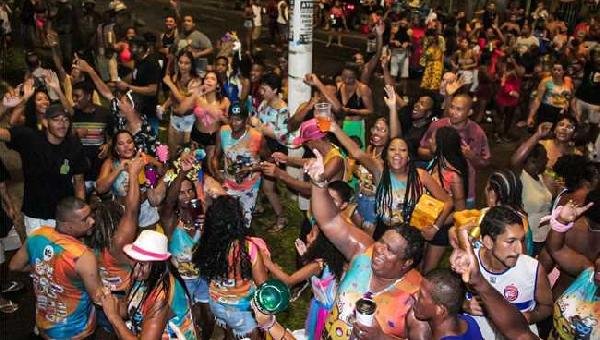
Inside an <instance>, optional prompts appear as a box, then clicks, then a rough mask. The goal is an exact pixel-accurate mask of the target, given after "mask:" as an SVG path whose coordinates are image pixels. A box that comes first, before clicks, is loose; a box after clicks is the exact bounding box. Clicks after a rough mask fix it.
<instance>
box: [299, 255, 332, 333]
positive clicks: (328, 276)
mask: <svg viewBox="0 0 600 340" xmlns="http://www.w3.org/2000/svg"><path fill="white" fill-rule="evenodd" d="M322 267H323V272H322V273H321V276H317V275H313V276H312V277H311V278H310V281H311V287H312V291H313V298H312V299H311V301H310V307H309V310H308V315H307V316H306V323H305V330H306V331H305V333H306V335H307V336H308V340H320V339H321V337H322V335H323V329H324V328H325V320H326V319H327V315H329V311H331V308H333V304H334V302H335V293H336V291H337V286H338V285H337V280H336V277H335V275H334V274H333V273H332V272H331V270H330V269H329V267H328V266H327V265H326V264H324V265H322Z"/></svg>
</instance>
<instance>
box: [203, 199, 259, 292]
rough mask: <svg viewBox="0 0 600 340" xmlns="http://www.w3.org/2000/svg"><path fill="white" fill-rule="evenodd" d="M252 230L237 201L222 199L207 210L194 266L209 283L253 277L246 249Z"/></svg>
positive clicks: (216, 200)
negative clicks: (248, 226) (247, 224)
mask: <svg viewBox="0 0 600 340" xmlns="http://www.w3.org/2000/svg"><path fill="white" fill-rule="evenodd" d="M248 233H249V229H248V228H246V226H245V219H244V214H243V212H242V207H241V205H240V202H239V200H238V199H237V198H234V197H231V196H220V197H218V198H217V199H215V200H214V201H213V204H212V205H211V207H210V209H207V211H206V218H205V221H204V233H203V235H202V238H201V239H200V244H199V246H198V250H197V251H196V252H195V253H194V259H193V261H194V264H196V266H198V268H199V269H200V274H201V275H202V277H204V278H205V279H206V280H207V281H211V280H226V279H228V278H230V276H231V274H232V273H233V276H234V277H241V278H242V279H249V278H251V277H252V264H251V262H250V256H249V255H248V250H247V249H246V242H247V237H248V236H249V234H248Z"/></svg>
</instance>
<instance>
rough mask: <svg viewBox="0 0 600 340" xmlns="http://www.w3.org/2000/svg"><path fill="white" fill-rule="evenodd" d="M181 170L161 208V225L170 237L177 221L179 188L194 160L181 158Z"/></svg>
mask: <svg viewBox="0 0 600 340" xmlns="http://www.w3.org/2000/svg"><path fill="white" fill-rule="evenodd" d="M180 162H181V170H180V171H179V173H178V174H177V178H175V180H174V181H173V183H171V185H170V186H169V189H168V190H167V197H166V198H165V201H164V203H163V205H162V207H161V209H160V225H161V226H162V227H163V229H164V231H165V234H166V235H167V236H168V237H170V236H171V234H172V233H173V228H174V227H175V224H176V223H177V216H176V214H175V210H176V208H177V202H178V200H179V190H180V189H181V183H182V182H183V181H184V180H185V179H186V176H187V174H188V173H189V171H190V170H191V169H192V167H193V166H194V165H193V161H192V160H191V159H189V158H184V159H180Z"/></svg>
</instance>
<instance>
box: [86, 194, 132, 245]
mask: <svg viewBox="0 0 600 340" xmlns="http://www.w3.org/2000/svg"><path fill="white" fill-rule="evenodd" d="M92 210H93V211H94V221H96V223H95V227H94V233H93V234H92V235H91V236H88V237H86V238H85V243H86V244H87V246H88V247H90V248H91V249H96V250H102V249H105V248H108V247H110V245H111V244H112V237H113V234H114V233H115V230H116V229H117V227H118V226H119V221H120V220H121V217H122V216H123V213H124V207H123V206H122V205H120V204H119V203H117V202H116V201H115V200H104V201H100V200H99V201H98V202H95V203H93V204H92Z"/></svg>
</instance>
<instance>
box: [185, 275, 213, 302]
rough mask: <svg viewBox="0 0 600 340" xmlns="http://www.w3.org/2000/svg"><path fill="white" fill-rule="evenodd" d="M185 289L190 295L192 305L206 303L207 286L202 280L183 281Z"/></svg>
mask: <svg viewBox="0 0 600 340" xmlns="http://www.w3.org/2000/svg"><path fill="white" fill-rule="evenodd" d="M183 282H185V288H186V289H187V291H188V293H189V294H190V298H191V300H192V303H208V301H209V300H210V296H209V295H208V284H207V283H206V280H204V279H203V278H197V279H183Z"/></svg>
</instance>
